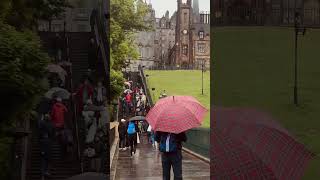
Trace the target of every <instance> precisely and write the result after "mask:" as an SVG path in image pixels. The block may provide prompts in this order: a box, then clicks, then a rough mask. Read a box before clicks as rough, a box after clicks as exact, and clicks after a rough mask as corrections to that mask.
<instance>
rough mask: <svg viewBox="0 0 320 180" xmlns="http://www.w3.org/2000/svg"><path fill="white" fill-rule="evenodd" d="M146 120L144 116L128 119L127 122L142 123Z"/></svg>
mask: <svg viewBox="0 0 320 180" xmlns="http://www.w3.org/2000/svg"><path fill="white" fill-rule="evenodd" d="M144 120H146V117H144V116H135V117H132V118H130V119H129V121H144Z"/></svg>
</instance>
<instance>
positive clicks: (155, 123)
mask: <svg viewBox="0 0 320 180" xmlns="http://www.w3.org/2000/svg"><path fill="white" fill-rule="evenodd" d="M207 111H208V110H207V109H206V108H205V107H204V106H202V105H201V104H200V103H199V102H198V101H197V100H196V99H195V98H194V97H191V96H169V97H166V98H163V99H160V100H159V101H158V102H157V103H156V105H155V106H154V107H153V108H152V109H151V110H150V111H149V113H148V114H147V117H146V120H147V121H148V123H149V124H150V125H151V126H152V127H153V128H154V130H155V131H162V132H169V133H176V134H178V133H181V132H184V131H186V130H188V129H191V128H194V127H198V126H200V125H201V123H202V121H203V118H204V115H205V114H206V113H207Z"/></svg>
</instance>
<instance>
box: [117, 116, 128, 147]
mask: <svg viewBox="0 0 320 180" xmlns="http://www.w3.org/2000/svg"><path fill="white" fill-rule="evenodd" d="M125 122H126V120H125V119H121V122H120V123H119V126H118V133H119V139H120V142H119V148H120V150H126V149H127V148H126V144H125V140H126V135H127V127H126V124H125Z"/></svg>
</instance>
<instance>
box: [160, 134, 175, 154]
mask: <svg viewBox="0 0 320 180" xmlns="http://www.w3.org/2000/svg"><path fill="white" fill-rule="evenodd" d="M159 150H160V152H176V151H177V150H178V148H177V139H176V135H175V134H171V133H168V134H167V135H166V136H164V135H162V136H161V138H160V145H159Z"/></svg>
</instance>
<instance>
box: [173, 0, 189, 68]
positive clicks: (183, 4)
mask: <svg viewBox="0 0 320 180" xmlns="http://www.w3.org/2000/svg"><path fill="white" fill-rule="evenodd" d="M176 18H177V21H176V40H175V42H176V56H175V64H176V65H179V67H181V68H190V67H191V66H192V64H193V62H192V33H191V32H190V30H191V25H192V21H193V19H192V7H191V0H178V10H177V16H176Z"/></svg>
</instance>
